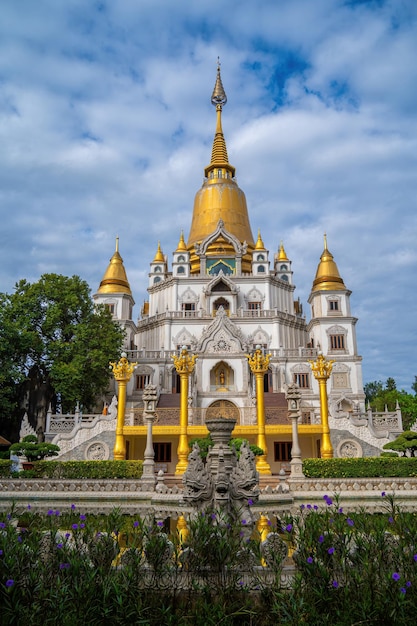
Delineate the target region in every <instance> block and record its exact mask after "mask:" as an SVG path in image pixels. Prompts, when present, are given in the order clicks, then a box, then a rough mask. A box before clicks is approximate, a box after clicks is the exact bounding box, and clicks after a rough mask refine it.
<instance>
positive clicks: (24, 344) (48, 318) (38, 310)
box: [0, 274, 123, 429]
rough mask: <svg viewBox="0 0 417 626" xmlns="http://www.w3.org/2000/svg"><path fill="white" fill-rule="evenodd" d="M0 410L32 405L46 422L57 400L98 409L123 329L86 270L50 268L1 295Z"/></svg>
mask: <svg viewBox="0 0 417 626" xmlns="http://www.w3.org/2000/svg"><path fill="white" fill-rule="evenodd" d="M0 305H1V306H0V417H1V419H2V421H3V420H4V419H5V418H10V417H13V416H15V417H16V416H20V417H21V415H22V412H24V411H27V413H28V416H29V419H30V420H31V422H32V425H33V426H34V427H36V428H40V429H43V428H44V421H45V417H46V411H47V408H48V406H49V403H52V406H53V408H54V409H55V408H56V406H57V405H61V409H62V411H63V412H69V411H71V412H72V411H74V407H75V403H76V402H77V401H79V402H80V404H81V406H82V407H83V408H84V410H89V409H91V408H92V407H93V406H94V404H95V401H96V399H97V397H98V396H99V395H101V394H103V393H104V392H105V391H106V389H107V387H108V382H109V361H110V360H115V359H117V358H118V357H119V355H120V350H121V345H122V341H123V331H122V329H121V328H120V327H119V325H118V324H116V323H115V322H114V321H113V320H112V317H111V314H110V312H109V311H108V310H107V309H106V308H105V307H95V306H94V304H93V301H92V299H91V295H90V289H89V287H88V284H87V283H86V282H85V281H83V280H81V278H79V277H78V276H72V277H71V278H69V277H66V276H61V275H58V274H44V275H43V276H41V278H40V280H39V281H38V282H36V283H32V284H31V283H28V282H27V281H26V280H21V281H20V282H18V283H17V284H16V287H15V291H14V293H12V294H10V295H8V294H0Z"/></svg>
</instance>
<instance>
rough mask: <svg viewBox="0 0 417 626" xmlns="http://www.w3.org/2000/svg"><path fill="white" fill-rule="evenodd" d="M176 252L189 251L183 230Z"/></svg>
mask: <svg viewBox="0 0 417 626" xmlns="http://www.w3.org/2000/svg"><path fill="white" fill-rule="evenodd" d="M175 252H187V246H186V245H185V241H184V233H183V232H182V231H181V236H180V240H179V242H178V246H177V249H176V250H175Z"/></svg>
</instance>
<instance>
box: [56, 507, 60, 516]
mask: <svg viewBox="0 0 417 626" xmlns="http://www.w3.org/2000/svg"><path fill="white" fill-rule="evenodd" d="M55 515H56V516H57V517H59V516H60V512H59V511H58V509H57V510H56V511H55Z"/></svg>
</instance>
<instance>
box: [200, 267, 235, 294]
mask: <svg viewBox="0 0 417 626" xmlns="http://www.w3.org/2000/svg"><path fill="white" fill-rule="evenodd" d="M214 291H215V292H217V291H219V292H223V293H231V294H233V295H236V294H237V293H239V287H238V286H237V285H235V283H234V282H233V280H231V279H230V278H228V276H227V275H226V274H224V273H223V272H222V271H220V272H219V273H218V274H217V276H215V277H214V278H213V279H212V280H211V281H210V282H209V283H208V285H206V286H205V288H204V289H203V292H204V293H205V294H206V296H210V295H211V294H212V293H213V292H214Z"/></svg>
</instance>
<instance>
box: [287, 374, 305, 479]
mask: <svg viewBox="0 0 417 626" xmlns="http://www.w3.org/2000/svg"><path fill="white" fill-rule="evenodd" d="M287 401H288V415H289V417H290V419H291V426H292V446H291V462H290V465H291V478H304V474H303V463H302V461H301V448H300V442H299V439H298V420H299V417H300V403H301V391H300V388H299V386H298V385H296V384H295V383H291V385H288V387H287Z"/></svg>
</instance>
